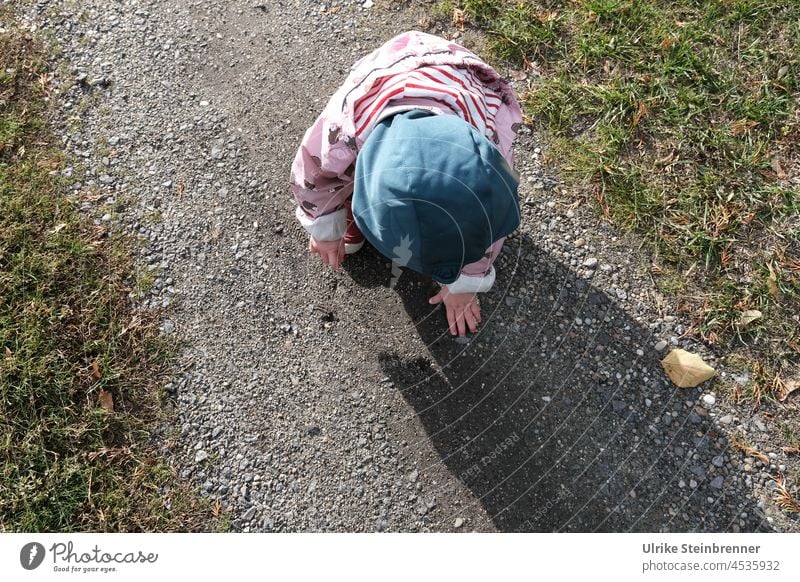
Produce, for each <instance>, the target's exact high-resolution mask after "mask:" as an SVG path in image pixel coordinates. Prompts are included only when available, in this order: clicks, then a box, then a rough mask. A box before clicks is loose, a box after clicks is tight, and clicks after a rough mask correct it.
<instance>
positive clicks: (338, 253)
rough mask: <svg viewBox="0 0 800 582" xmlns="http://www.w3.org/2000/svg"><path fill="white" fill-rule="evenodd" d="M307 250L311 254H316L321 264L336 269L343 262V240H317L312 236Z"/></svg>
mask: <svg viewBox="0 0 800 582" xmlns="http://www.w3.org/2000/svg"><path fill="white" fill-rule="evenodd" d="M308 250H309V252H310V253H311V254H317V255H319V257H320V258H321V259H322V262H323V263H325V264H327V265H330V266H331V267H333V268H334V269H338V268H339V266H340V265H341V264H342V261H344V239H339V240H317V239H315V238H314V237H313V236H312V237H311V238H310V240H309V243H308Z"/></svg>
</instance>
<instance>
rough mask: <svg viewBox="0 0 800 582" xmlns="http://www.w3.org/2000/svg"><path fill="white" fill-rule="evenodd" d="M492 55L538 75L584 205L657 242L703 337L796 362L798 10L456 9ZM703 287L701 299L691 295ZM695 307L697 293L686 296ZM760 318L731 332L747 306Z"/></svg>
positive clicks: (620, 3) (736, 2)
mask: <svg viewBox="0 0 800 582" xmlns="http://www.w3.org/2000/svg"><path fill="white" fill-rule="evenodd" d="M450 9H452V10H460V11H463V13H464V14H465V15H466V16H467V18H468V20H470V21H471V22H472V23H474V24H476V25H478V26H479V27H481V28H482V29H483V30H485V31H486V32H487V37H488V42H489V45H490V49H491V51H492V54H493V58H495V59H502V60H510V61H512V62H514V63H516V64H517V66H518V67H520V68H523V69H525V70H527V71H529V72H532V73H540V74H541V76H540V77H538V78H537V79H536V80H535V81H534V82H533V83H531V87H530V89H529V90H528V91H526V92H525V93H524V94H522V95H521V99H522V102H523V106H524V108H525V110H526V113H527V114H528V116H529V117H530V118H531V120H532V121H533V122H534V124H535V126H536V128H537V130H538V131H539V132H540V133H541V134H542V136H543V138H544V139H545V141H546V142H547V143H548V146H549V147H548V149H549V152H548V159H549V160H550V161H552V162H553V163H554V164H556V165H557V166H558V169H559V171H560V173H561V175H562V176H563V177H564V178H565V180H566V181H567V183H568V184H569V185H570V186H571V190H572V192H573V193H574V195H575V196H579V197H583V198H585V199H588V200H591V201H592V202H593V203H594V204H595V205H596V207H597V208H598V210H599V211H600V212H602V213H603V214H605V215H606V216H607V217H608V218H609V219H611V220H613V221H614V222H615V223H616V224H618V225H619V226H621V227H623V228H626V229H632V230H635V231H636V232H638V233H639V234H640V235H642V236H643V237H644V238H645V239H646V240H647V241H648V243H649V245H650V248H651V250H652V253H653V255H654V267H655V268H654V274H655V278H656V281H657V283H659V281H658V279H659V274H658V273H659V272H663V273H664V274H665V278H664V281H661V282H660V287H661V288H662V289H665V290H676V291H677V290H678V289H680V288H683V287H684V284H685V286H686V287H687V288H688V289H690V290H692V291H693V292H692V293H689V294H687V296H688V297H690V299H687V303H688V304H687V306H686V311H687V312H690V313H691V314H692V316H693V319H694V320H695V322H696V323H695V325H694V327H693V332H694V333H695V334H696V335H697V336H699V337H701V338H702V339H704V340H705V341H707V342H708V343H710V344H717V345H722V346H725V347H734V346H740V347H742V346H744V347H746V348H750V349H753V350H755V351H759V350H760V351H761V354H762V357H763V358H765V361H766V364H765V365H766V366H767V367H769V368H770V370H769V373H768V374H767V373H765V377H766V376H770V378H772V379H774V376H775V374H781V373H784V372H785V371H786V369H787V368H788V367H789V366H790V365H792V364H794V365H796V364H797V362H798V354H800V322H798V320H797V315H796V314H797V313H798V312H800V194H799V192H798V190H799V186H798V182H797V180H798V177H800V107H799V106H798V103H799V102H800V84H799V83H800V81H798V78H800V4H799V3H797V2H785V1H777V0H709V1H698V0H677V1H674V2H669V3H665V2H660V1H656V0H635V1H634V0H583V1H556V0H552V1H518V0H514V1H512V0H459V1H455V0H448V1H446V2H442V3H440V5H439V11H441V12H445V11H447V10H450ZM695 290H698V291H699V292H698V293H695V292H694V291H695ZM691 298H694V299H691ZM753 309H757V310H760V311H762V312H763V314H764V317H763V319H762V320H760V321H759V322H758V323H757V324H756V325H752V326H747V327H746V328H743V327H742V326H739V325H737V322H738V321H739V317H740V314H741V313H742V312H743V311H745V310H753Z"/></svg>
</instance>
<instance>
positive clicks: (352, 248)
mask: <svg viewBox="0 0 800 582" xmlns="http://www.w3.org/2000/svg"><path fill="white" fill-rule="evenodd" d="M344 205H345V208H347V232H345V233H344V254H346V255H352V254H353V253H357V252H358V251H360V250H361V247H363V246H364V235H363V234H362V233H361V231H360V230H359V229H358V227H357V226H356V221H355V219H354V218H353V211H352V210H351V209H350V199H349V198H348V199H347V200H346V201H345V203H344Z"/></svg>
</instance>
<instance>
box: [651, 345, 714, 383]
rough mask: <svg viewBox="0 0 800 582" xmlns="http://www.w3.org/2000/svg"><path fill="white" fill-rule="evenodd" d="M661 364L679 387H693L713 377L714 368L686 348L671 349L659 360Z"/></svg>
mask: <svg viewBox="0 0 800 582" xmlns="http://www.w3.org/2000/svg"><path fill="white" fill-rule="evenodd" d="M661 366H662V367H663V368H664V371H665V372H666V373H667V376H669V379H670V380H672V382H673V383H674V384H675V385H676V386H678V387H679V388H694V387H695V386H698V385H700V384H702V383H703V382H705V381H706V380H708V379H709V378H713V377H714V374H716V372H715V371H714V368H712V367H711V366H709V365H708V364H706V363H705V362H704V361H703V358H701V357H700V356H698V355H697V354H693V353H691V352H687V351H686V350H681V349H675V350H672V351H671V352H670V353H669V354H667V357H665V358H664V359H663V360H661Z"/></svg>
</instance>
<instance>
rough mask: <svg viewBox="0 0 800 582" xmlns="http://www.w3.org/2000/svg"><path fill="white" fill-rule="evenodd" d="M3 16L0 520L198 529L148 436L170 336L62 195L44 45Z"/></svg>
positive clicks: (194, 512)
mask: <svg viewBox="0 0 800 582" xmlns="http://www.w3.org/2000/svg"><path fill="white" fill-rule="evenodd" d="M0 21H2V22H3V23H4V26H5V27H6V28H7V30H6V32H3V33H1V34H0V532H2V531H31V532H33V531H59V532H61V531H176V530H195V529H204V528H206V527H208V524H209V523H211V522H213V518H212V513H213V514H214V515H217V514H218V513H219V512H218V508H215V509H216V511H214V510H212V509H211V508H210V507H209V506H208V504H206V503H203V502H200V501H199V500H198V499H197V498H196V497H195V495H194V493H193V492H192V491H191V490H189V489H188V488H187V487H186V486H185V485H182V484H180V483H179V482H178V480H177V478H176V475H175V474H174V471H173V470H172V469H171V468H170V467H169V466H168V465H167V464H165V463H164V462H163V461H160V460H158V455H157V454H156V451H154V450H153V449H152V445H150V444H148V441H149V439H150V435H151V432H152V428H153V426H155V424H156V423H158V422H160V421H161V419H160V417H161V415H162V414H163V412H162V411H163V407H162V405H161V402H160V397H159V393H158V391H157V387H158V381H159V379H160V378H162V377H163V375H164V372H165V371H166V369H167V365H168V361H169V357H170V354H171V353H173V351H174V347H175V346H174V344H173V343H170V342H167V341H166V340H165V339H164V338H163V337H162V336H160V335H159V334H158V330H157V324H156V321H155V314H153V313H146V312H134V311H133V310H132V309H131V306H130V305H129V301H128V293H129V292H130V289H129V287H131V286H133V284H134V283H133V282H131V273H132V272H133V262H132V259H131V256H132V255H131V249H132V248H133V246H132V243H131V242H130V241H128V240H126V239H125V238H123V237H121V236H117V235H113V234H111V233H109V232H107V230H106V228H105V227H97V226H93V225H91V224H88V223H87V222H86V221H83V220H81V218H80V217H79V215H78V213H77V211H76V209H75V205H76V203H79V202H80V201H75V200H69V199H67V197H65V192H66V191H67V189H66V188H65V187H64V186H65V185H64V184H63V183H62V179H61V178H60V172H59V170H60V169H61V168H62V166H63V162H62V154H61V153H60V152H59V151H58V142H57V140H55V139H54V138H53V136H52V135H51V134H50V133H49V130H48V124H47V116H48V110H47V99H48V97H49V94H48V77H47V75H48V63H47V61H46V58H45V56H44V54H43V47H42V46H41V45H40V44H39V43H38V42H37V40H36V39H34V38H32V37H31V36H30V35H29V34H28V33H26V32H24V31H21V30H19V29H17V28H15V27H14V25H13V23H12V22H13V21H12V18H11V15H10V9H9V8H0Z"/></svg>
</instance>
